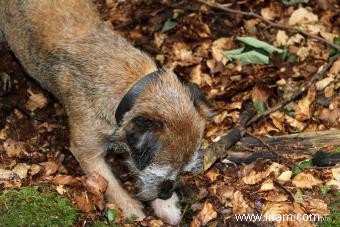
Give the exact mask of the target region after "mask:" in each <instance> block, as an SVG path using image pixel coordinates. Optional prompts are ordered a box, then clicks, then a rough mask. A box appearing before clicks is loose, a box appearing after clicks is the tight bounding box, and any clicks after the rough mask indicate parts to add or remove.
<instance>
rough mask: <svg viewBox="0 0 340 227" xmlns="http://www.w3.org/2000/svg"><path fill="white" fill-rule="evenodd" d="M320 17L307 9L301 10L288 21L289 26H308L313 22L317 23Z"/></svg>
mask: <svg viewBox="0 0 340 227" xmlns="http://www.w3.org/2000/svg"><path fill="white" fill-rule="evenodd" d="M317 21H318V16H317V15H315V14H314V13H312V12H311V11H310V10H308V9H306V8H302V7H301V8H299V9H297V10H295V11H294V12H293V13H292V15H291V16H290V18H289V20H288V24H289V25H290V26H292V25H298V24H307V23H312V22H317Z"/></svg>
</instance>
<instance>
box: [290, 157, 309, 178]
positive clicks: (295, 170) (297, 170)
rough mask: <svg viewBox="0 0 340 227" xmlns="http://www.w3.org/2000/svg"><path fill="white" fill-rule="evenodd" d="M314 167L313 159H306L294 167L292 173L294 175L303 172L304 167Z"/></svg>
mask: <svg viewBox="0 0 340 227" xmlns="http://www.w3.org/2000/svg"><path fill="white" fill-rule="evenodd" d="M311 167H313V161H312V160H311V159H306V160H303V161H301V162H299V163H298V164H297V165H296V166H294V167H293V168H292V173H293V174H294V175H297V174H299V173H301V172H302V171H303V170H304V169H308V168H311Z"/></svg>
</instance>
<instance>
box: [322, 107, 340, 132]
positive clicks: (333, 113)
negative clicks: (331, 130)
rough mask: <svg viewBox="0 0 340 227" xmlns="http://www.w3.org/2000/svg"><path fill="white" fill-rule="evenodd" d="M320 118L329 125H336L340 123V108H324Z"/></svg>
mask: <svg viewBox="0 0 340 227" xmlns="http://www.w3.org/2000/svg"><path fill="white" fill-rule="evenodd" d="M319 119H320V120H321V121H322V122H323V123H324V124H325V125H328V126H329V127H336V126H339V125H340V108H335V109H333V110H330V109H327V108H322V109H321V111H320V113H319Z"/></svg>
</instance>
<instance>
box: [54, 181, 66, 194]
mask: <svg viewBox="0 0 340 227" xmlns="http://www.w3.org/2000/svg"><path fill="white" fill-rule="evenodd" d="M56 190H57V192H58V193H59V194H60V195H64V194H65V193H66V192H67V191H66V189H65V188H64V185H61V184H60V185H58V186H57V187H56Z"/></svg>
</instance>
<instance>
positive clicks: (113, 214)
mask: <svg viewBox="0 0 340 227" xmlns="http://www.w3.org/2000/svg"><path fill="white" fill-rule="evenodd" d="M116 217H117V211H116V210H115V209H111V208H108V209H107V220H108V221H109V222H113V221H114V220H115V219H116Z"/></svg>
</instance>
